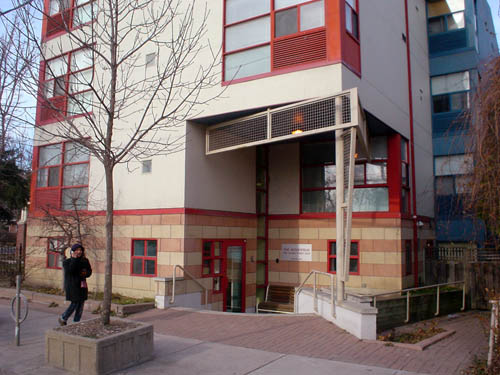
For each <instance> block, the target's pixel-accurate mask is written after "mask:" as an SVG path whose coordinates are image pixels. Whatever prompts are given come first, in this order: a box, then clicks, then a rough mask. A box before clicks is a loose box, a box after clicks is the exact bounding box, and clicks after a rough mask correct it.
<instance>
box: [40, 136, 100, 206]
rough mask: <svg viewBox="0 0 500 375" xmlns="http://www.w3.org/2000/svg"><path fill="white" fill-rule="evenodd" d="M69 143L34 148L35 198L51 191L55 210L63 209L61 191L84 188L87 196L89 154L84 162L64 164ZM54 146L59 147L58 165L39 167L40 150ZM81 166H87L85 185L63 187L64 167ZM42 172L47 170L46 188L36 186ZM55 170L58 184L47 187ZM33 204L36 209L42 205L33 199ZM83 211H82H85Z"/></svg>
mask: <svg viewBox="0 0 500 375" xmlns="http://www.w3.org/2000/svg"><path fill="white" fill-rule="evenodd" d="M69 143H72V142H69V141H67V142H60V143H50V144H46V145H43V146H36V147H35V155H36V166H37V168H36V170H35V172H36V173H35V176H36V177H35V181H34V190H35V196H37V195H38V194H39V193H42V192H49V191H53V192H55V193H56V195H57V199H56V202H55V207H53V208H56V209H65V208H63V201H62V196H63V191H64V190H66V189H83V188H86V189H87V195H88V187H89V182H88V178H89V173H88V171H89V169H90V154H89V157H88V159H87V160H84V161H76V162H71V163H66V161H65V158H66V147H67V145H68V144H69ZM54 145H60V155H59V157H60V162H59V163H58V164H52V165H46V166H40V152H41V149H42V148H43V147H47V146H54ZM83 164H86V165H87V181H86V184H84V185H68V186H66V185H64V184H63V183H64V169H65V167H69V166H73V165H83ZM43 170H48V172H47V185H46V186H38V182H39V178H38V177H39V174H40V173H41V172H42V171H43ZM55 170H57V173H58V183H57V185H52V186H49V183H50V176H51V173H56V172H55ZM35 204H36V207H37V208H39V207H40V206H41V205H43V202H37V200H36V199H35ZM85 206H86V208H85V209H87V207H88V197H87V204H86V205H85ZM85 209H84V210H85Z"/></svg>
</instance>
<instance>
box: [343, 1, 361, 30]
mask: <svg viewBox="0 0 500 375" xmlns="http://www.w3.org/2000/svg"><path fill="white" fill-rule="evenodd" d="M357 2H358V0H345V28H346V30H347V31H348V32H349V33H350V34H351V35H352V36H354V37H355V38H356V39H359V23H358V6H357Z"/></svg>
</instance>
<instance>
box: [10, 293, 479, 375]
mask: <svg viewBox="0 0 500 375" xmlns="http://www.w3.org/2000/svg"><path fill="white" fill-rule="evenodd" d="M9 310H10V306H9V303H8V301H7V300H5V299H3V300H2V299H0V364H1V365H0V375H17V374H33V373H36V374H37V375H48V374H54V375H59V374H65V373H66V372H64V371H62V370H58V369H54V368H52V367H49V366H48V365H46V364H45V358H44V353H45V341H44V334H45V331H46V330H47V329H50V328H53V327H57V326H58V324H57V316H58V315H59V314H60V313H61V312H62V310H63V308H62V307H56V308H49V307H48V306H46V305H40V304H36V303H33V304H31V308H30V313H29V315H28V318H27V320H26V321H25V322H24V323H23V324H22V325H21V346H20V347H16V346H15V345H14V322H13V320H12V319H11V317H10V313H9ZM94 317H95V315H92V314H90V313H87V312H86V313H84V317H83V319H90V318H94ZM131 318H133V319H137V320H141V321H145V322H150V323H153V324H154V326H155V336H154V338H155V352H154V359H153V360H151V361H149V362H146V363H144V364H141V365H139V366H135V367H132V368H129V369H126V370H123V371H121V372H118V373H117V374H131V375H132V374H141V375H147V374H159V373H168V374H176V375H177V374H179V375H183V374H186V375H187V374H194V375H196V374H200V375H201V374H203V375H207V374H217V375H225V374H228V375H229V374H236V375H240V374H241V375H250V374H251V375H272V374H287V375H288V374H292V375H293V374H314V375H316V374H317V375H323V374H325V375H326V374H329V375H330V374H334V375H347V374H349V375H355V374H371V375H403V374H405V375H408V374H412V375H416V374H433V375H450V374H458V373H459V371H458V369H460V368H461V367H463V366H465V365H466V364H467V363H468V361H469V360H470V359H471V358H472V356H473V355H474V354H475V353H477V352H479V351H480V348H479V347H481V346H483V344H487V341H486V339H480V336H481V335H483V333H482V332H481V331H480V328H479V327H480V325H479V324H478V323H476V322H477V321H478V319H477V318H476V317H475V316H474V314H463V315H461V316H460V317H459V318H457V319H454V320H451V321H444V322H443V324H444V325H446V326H447V327H451V328H453V329H455V330H456V334H455V335H453V336H451V337H450V338H446V339H444V340H443V341H441V342H438V343H436V344H434V345H432V346H431V347H429V348H427V349H426V350H424V351H422V352H415V351H413V350H408V349H404V348H397V347H386V346H383V345H379V344H371V343H367V342H363V341H361V340H358V339H356V338H355V337H353V336H351V335H349V334H347V333H345V332H344V331H342V330H340V329H339V328H337V327H336V326H334V325H333V324H331V323H329V322H326V321H324V320H323V319H321V318H318V317H315V316H265V317H262V316H261V317H259V316H257V315H242V314H240V315H235V314H211V313H202V312H197V311H193V310H187V309H169V310H152V311H147V312H144V313H140V314H136V315H132V316H131ZM478 330H479V331H478ZM473 346H474V347H473ZM456 350H458V352H456V353H455V354H453V351H456ZM443 358H446V360H445V361H443Z"/></svg>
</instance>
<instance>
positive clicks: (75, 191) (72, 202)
mask: <svg viewBox="0 0 500 375" xmlns="http://www.w3.org/2000/svg"><path fill="white" fill-rule="evenodd" d="M36 176H37V179H36V190H37V191H36V192H35V196H36V197H35V201H36V205H37V207H40V206H44V205H51V206H52V208H61V209H63V210H72V209H79V210H81V209H86V208H87V196H88V184H89V183H88V176H89V152H88V151H87V150H86V149H84V148H82V147H81V146H79V145H78V144H77V143H73V142H65V143H55V144H51V145H47V146H41V147H39V148H38V168H37V175H36Z"/></svg>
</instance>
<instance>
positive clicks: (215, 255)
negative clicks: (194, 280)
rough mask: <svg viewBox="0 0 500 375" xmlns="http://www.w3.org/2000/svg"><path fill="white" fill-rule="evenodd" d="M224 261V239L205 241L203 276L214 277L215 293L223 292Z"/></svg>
mask: <svg viewBox="0 0 500 375" xmlns="http://www.w3.org/2000/svg"><path fill="white" fill-rule="evenodd" d="M223 262H224V256H223V254H222V241H204V242H203V254H202V268H201V275H202V276H203V277H213V292H214V293H222V292H223V289H222V276H223V269H224V268H223Z"/></svg>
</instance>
